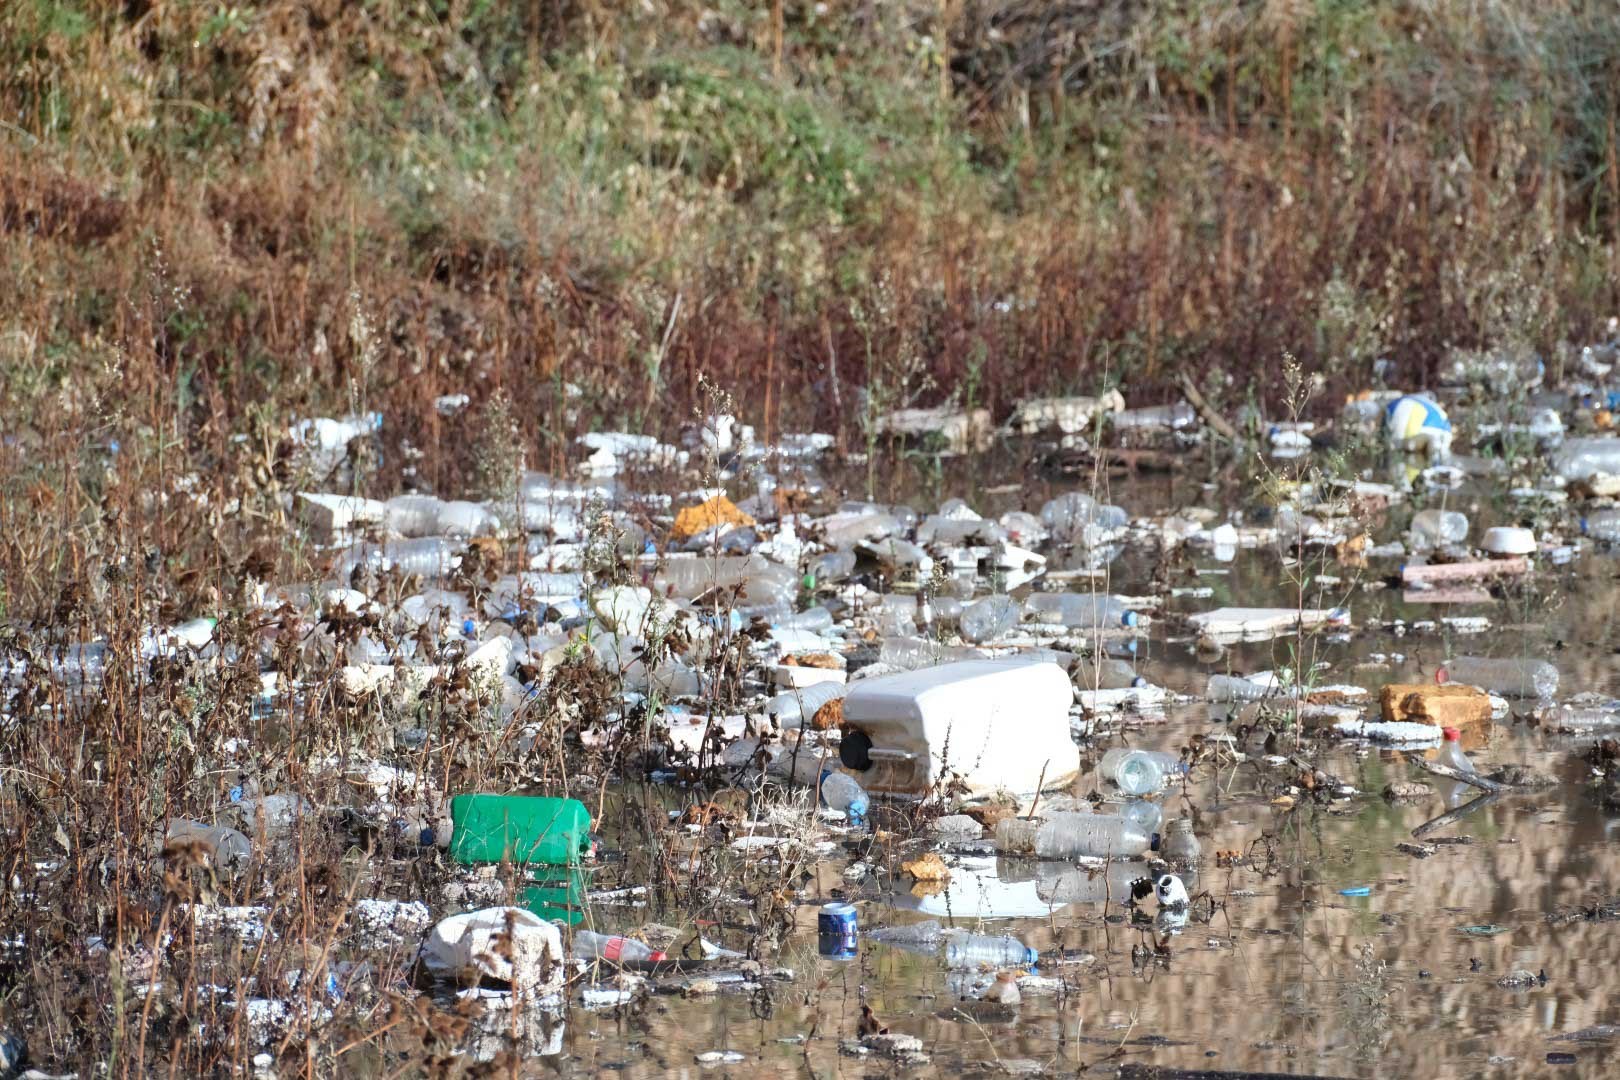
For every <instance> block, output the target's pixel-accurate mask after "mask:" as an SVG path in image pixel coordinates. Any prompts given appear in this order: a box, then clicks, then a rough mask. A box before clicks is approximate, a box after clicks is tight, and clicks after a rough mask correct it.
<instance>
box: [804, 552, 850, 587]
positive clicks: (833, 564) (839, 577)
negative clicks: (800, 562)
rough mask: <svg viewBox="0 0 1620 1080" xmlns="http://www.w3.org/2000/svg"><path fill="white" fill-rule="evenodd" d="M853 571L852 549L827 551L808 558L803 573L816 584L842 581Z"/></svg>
mask: <svg viewBox="0 0 1620 1080" xmlns="http://www.w3.org/2000/svg"><path fill="white" fill-rule="evenodd" d="M854 572H855V553H854V552H853V551H829V552H827V553H826V554H824V555H817V556H816V557H815V558H814V559H811V560H810V565H809V566H808V567H806V568H805V574H806V575H807V576H808V577H810V578H811V579H812V580H813V581H814V582H815V584H817V585H822V584H827V583H830V582H837V581H843V580H844V579H845V578H847V577H849V575H851V574H853V573H854Z"/></svg>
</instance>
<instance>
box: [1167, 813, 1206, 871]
mask: <svg viewBox="0 0 1620 1080" xmlns="http://www.w3.org/2000/svg"><path fill="white" fill-rule="evenodd" d="M1200 850H1201V848H1200V845H1199V843H1198V836H1197V834H1195V833H1194V832H1193V827H1192V821H1191V820H1190V819H1188V818H1175V819H1173V820H1171V821H1170V822H1169V823H1168V824H1167V825H1166V826H1165V830H1164V839H1163V840H1161V841H1160V842H1159V854H1160V855H1161V856H1163V858H1164V861H1165V862H1168V863H1172V864H1174V865H1176V866H1197V865H1198V855H1199V851H1200Z"/></svg>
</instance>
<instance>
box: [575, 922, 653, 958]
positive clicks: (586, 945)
mask: <svg viewBox="0 0 1620 1080" xmlns="http://www.w3.org/2000/svg"><path fill="white" fill-rule="evenodd" d="M574 957H575V958H576V959H579V960H607V961H611V962H612V963H615V964H656V963H657V962H658V961H660V960H665V959H667V958H668V957H667V956H666V954H665V953H663V952H661V951H659V950H658V949H654V948H653V947H652V946H650V945H648V944H647V943H646V942H643V941H637V940H636V939H635V938H627V937H623V936H621V935H618V934H598V933H596V932H595V931H593V930H575V931H574Z"/></svg>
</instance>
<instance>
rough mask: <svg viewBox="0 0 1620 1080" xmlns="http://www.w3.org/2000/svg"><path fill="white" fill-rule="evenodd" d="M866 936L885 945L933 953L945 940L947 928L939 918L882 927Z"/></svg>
mask: <svg viewBox="0 0 1620 1080" xmlns="http://www.w3.org/2000/svg"><path fill="white" fill-rule="evenodd" d="M866 936H867V937H868V938H870V939H871V940H873V941H878V942H882V943H883V944H884V945H893V946H896V947H897V948H901V949H907V950H910V951H911V952H921V953H931V952H937V951H938V949H939V946H940V943H941V942H943V941H944V940H945V929H944V927H942V926H941V925H940V923H939V920H938V919H929V920H927V921H925V922H919V923H910V924H908V925H906V926H885V927H881V928H879V929H877V930H872V931H869V932H868V933H867V935H866Z"/></svg>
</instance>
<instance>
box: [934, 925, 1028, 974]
mask: <svg viewBox="0 0 1620 1080" xmlns="http://www.w3.org/2000/svg"><path fill="white" fill-rule="evenodd" d="M1039 958H1040V954H1039V953H1037V952H1036V951H1035V950H1034V949H1031V948H1030V947H1029V946H1028V945H1025V944H1024V943H1023V942H1022V941H1019V940H1018V939H1017V938H1015V937H997V936H992V935H990V934H964V933H956V934H951V935H949V936H948V937H947V938H946V941H945V963H946V965H948V966H949V967H953V968H976V967H993V968H1002V967H1034V966H1035V963H1036V961H1037V960H1038V959H1039Z"/></svg>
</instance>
